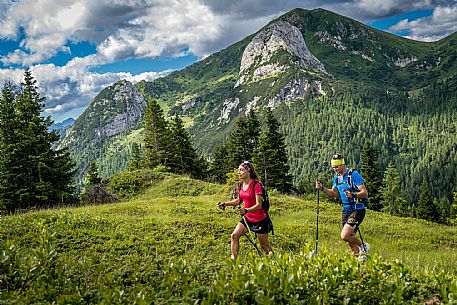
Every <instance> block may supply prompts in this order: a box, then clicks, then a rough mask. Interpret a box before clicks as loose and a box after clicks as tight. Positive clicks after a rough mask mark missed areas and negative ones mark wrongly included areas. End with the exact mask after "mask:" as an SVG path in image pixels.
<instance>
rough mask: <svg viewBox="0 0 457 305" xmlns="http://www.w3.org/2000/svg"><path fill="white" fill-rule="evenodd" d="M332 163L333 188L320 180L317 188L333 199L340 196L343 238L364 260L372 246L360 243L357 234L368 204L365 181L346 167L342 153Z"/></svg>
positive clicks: (333, 158) (334, 156)
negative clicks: (327, 186)
mask: <svg viewBox="0 0 457 305" xmlns="http://www.w3.org/2000/svg"><path fill="white" fill-rule="evenodd" d="M331 163H332V169H333V171H334V172H335V176H334V178H333V185H332V188H331V189H328V188H326V187H325V186H324V185H323V184H322V182H321V181H319V180H316V188H317V189H318V190H321V191H322V192H323V193H324V194H326V195H328V196H331V197H335V196H336V195H337V194H339V195H340V197H341V201H342V204H343V205H342V210H343V212H342V223H343V229H342V231H341V238H342V239H343V240H344V241H345V242H347V243H348V245H349V247H350V248H351V250H352V253H353V254H354V255H356V256H358V257H359V258H360V259H364V258H365V257H366V256H365V254H366V253H367V252H368V250H369V248H370V245H368V243H364V242H363V241H360V240H359V239H358V238H357V235H356V233H357V230H358V227H359V226H360V224H361V223H362V221H363V219H364V217H365V205H366V203H367V202H368V191H367V188H366V186H365V181H364V180H363V178H362V176H361V175H360V174H359V173H358V172H357V171H356V170H353V169H349V168H347V167H346V165H345V162H344V158H343V155H342V154H341V153H335V154H334V155H333V157H332V161H331Z"/></svg>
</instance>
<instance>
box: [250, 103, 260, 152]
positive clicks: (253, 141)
mask: <svg viewBox="0 0 457 305" xmlns="http://www.w3.org/2000/svg"><path fill="white" fill-rule="evenodd" d="M246 128H247V133H246V134H247V137H248V142H249V146H250V147H249V149H250V150H251V151H252V152H255V151H256V150H257V149H258V146H259V138H260V133H261V129H260V123H259V119H258V117H257V114H256V112H255V111H254V109H252V110H251V111H249V113H248V115H247V121H246ZM251 159H252V157H251V158H249V160H251Z"/></svg>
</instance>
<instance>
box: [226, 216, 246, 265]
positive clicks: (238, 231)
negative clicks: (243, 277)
mask: <svg viewBox="0 0 457 305" xmlns="http://www.w3.org/2000/svg"><path fill="white" fill-rule="evenodd" d="M247 231H248V229H246V227H245V226H244V225H243V224H242V223H238V224H237V225H236V227H235V230H233V232H232V236H231V238H232V241H231V244H230V252H231V254H232V260H236V257H237V256H238V250H240V237H241V236H243V235H244V234H245V233H246V232H247Z"/></svg>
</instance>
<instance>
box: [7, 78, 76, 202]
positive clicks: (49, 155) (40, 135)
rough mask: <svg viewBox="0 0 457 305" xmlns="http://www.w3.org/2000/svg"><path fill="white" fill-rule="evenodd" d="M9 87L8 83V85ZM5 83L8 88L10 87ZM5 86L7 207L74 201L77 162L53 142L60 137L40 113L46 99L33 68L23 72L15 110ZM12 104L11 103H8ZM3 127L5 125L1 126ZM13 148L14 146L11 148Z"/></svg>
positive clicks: (49, 120) (50, 121)
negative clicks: (42, 94)
mask: <svg viewBox="0 0 457 305" xmlns="http://www.w3.org/2000/svg"><path fill="white" fill-rule="evenodd" d="M7 87H8V86H7ZM7 87H5V88H7ZM9 91H11V90H10V89H8V88H7V89H5V90H4V93H3V94H2V101H4V102H5V103H3V102H2V104H3V106H4V107H3V106H2V109H1V111H0V112H1V116H2V117H5V118H6V117H9V119H8V120H9V123H7V120H5V121H3V120H2V121H3V122H2V124H8V126H9V127H8V128H9V129H10V130H9V136H10V137H9V138H8V137H5V136H4V135H5V133H3V132H2V134H3V135H2V140H1V141H2V148H3V147H5V148H7V149H6V150H5V152H7V153H6V157H5V158H2V165H1V166H0V167H1V168H2V169H3V168H4V167H5V165H7V164H8V162H13V163H11V166H10V168H9V169H8V170H6V171H4V172H2V176H3V177H2V178H3V179H4V181H3V182H5V185H8V189H9V190H7V192H8V194H6V197H5V196H4V195H5V193H3V194H0V198H2V199H1V200H3V199H5V198H6V200H7V201H8V200H9V202H10V203H8V202H6V201H5V202H4V203H2V205H4V208H6V209H8V210H10V211H12V210H15V209H21V208H28V207H31V206H50V205H55V204H58V203H63V202H65V203H72V202H73V200H74V199H75V197H74V187H73V184H72V182H73V181H72V179H73V175H74V163H73V162H72V160H71V159H70V156H69V153H68V151H67V150H66V149H62V150H55V149H53V148H52V144H53V143H54V142H55V141H57V140H58V139H59V136H58V134H57V133H56V132H48V128H49V126H51V125H52V120H51V119H50V118H49V117H47V118H43V117H41V110H42V108H43V107H44V101H45V99H44V98H43V97H41V96H40V94H39V92H38V87H37V86H36V81H35V79H34V78H33V77H32V74H31V72H30V70H26V71H25V72H24V81H23V82H22V83H21V89H20V91H19V92H18V93H17V94H16V95H14V103H13V104H14V112H11V108H10V106H11V97H12V95H11V94H10V93H8V92H9ZM7 105H9V106H7ZM2 130H3V128H2ZM10 148H12V149H13V150H11V151H9V149H10Z"/></svg>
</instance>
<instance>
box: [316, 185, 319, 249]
mask: <svg viewBox="0 0 457 305" xmlns="http://www.w3.org/2000/svg"><path fill="white" fill-rule="evenodd" d="M318 244H319V189H318V190H317V208H316V254H317V245H318Z"/></svg>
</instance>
